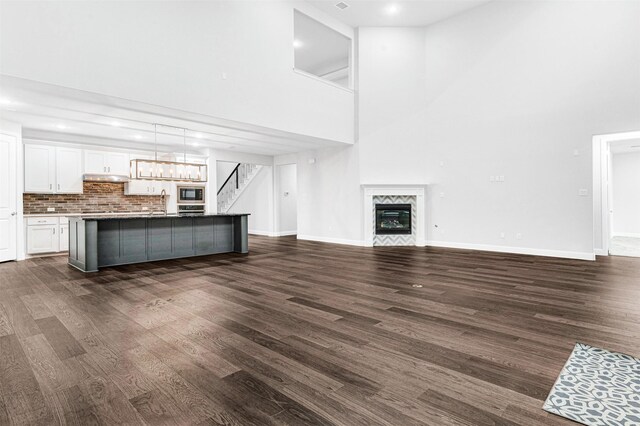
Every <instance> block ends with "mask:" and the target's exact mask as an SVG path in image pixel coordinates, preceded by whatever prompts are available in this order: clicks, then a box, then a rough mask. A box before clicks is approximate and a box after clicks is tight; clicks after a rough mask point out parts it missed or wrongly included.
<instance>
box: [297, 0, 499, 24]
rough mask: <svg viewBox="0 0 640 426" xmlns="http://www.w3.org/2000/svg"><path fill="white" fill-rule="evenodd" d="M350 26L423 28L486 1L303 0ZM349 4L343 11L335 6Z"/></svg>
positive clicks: (486, 0) (486, 1) (487, 0)
mask: <svg viewBox="0 0 640 426" xmlns="http://www.w3.org/2000/svg"><path fill="white" fill-rule="evenodd" d="M307 1H308V3H311V4H312V5H313V6H315V7H316V8H318V9H320V10H322V11H323V12H325V13H327V14H329V15H331V16H333V17H334V18H336V19H338V20H340V21H342V22H344V23H345V24H347V25H350V26H352V27H424V26H427V25H430V24H433V23H435V22H438V21H441V20H443V19H446V18H449V17H451V16H454V15H457V14H459V13H462V12H465V11H466V10H469V9H471V8H474V7H476V6H480V5H482V4H485V3H488V2H489V1H490V0H398V1H393V0H307ZM341 2H342V3H345V4H347V5H349V6H348V7H347V8H345V9H340V8H338V7H336V4H338V3H341Z"/></svg>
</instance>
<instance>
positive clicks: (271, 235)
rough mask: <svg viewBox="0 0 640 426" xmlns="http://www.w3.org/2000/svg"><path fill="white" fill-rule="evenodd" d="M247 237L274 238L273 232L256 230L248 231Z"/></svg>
mask: <svg viewBox="0 0 640 426" xmlns="http://www.w3.org/2000/svg"><path fill="white" fill-rule="evenodd" d="M249 235H260V236H263V237H275V236H276V235H275V232H272V231H259V230H257V229H249Z"/></svg>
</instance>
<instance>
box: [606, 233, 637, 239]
mask: <svg viewBox="0 0 640 426" xmlns="http://www.w3.org/2000/svg"><path fill="white" fill-rule="evenodd" d="M613 237H629V238H640V234H638V233H636V232H616V233H615V234H613V235H611V238H613Z"/></svg>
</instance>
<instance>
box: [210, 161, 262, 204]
mask: <svg viewBox="0 0 640 426" xmlns="http://www.w3.org/2000/svg"><path fill="white" fill-rule="evenodd" d="M257 167H258V166H257V165H256V164H249V163H238V164H237V165H236V167H235V168H234V169H233V171H232V172H231V173H230V174H229V176H228V177H227V179H226V180H225V181H224V183H223V184H222V186H221V187H220V189H219V190H218V194H217V195H218V212H219V213H223V212H225V209H226V206H227V205H228V204H229V203H230V202H232V200H233V197H234V195H235V194H236V191H238V189H240V187H241V186H242V185H243V184H244V183H245V181H246V180H247V179H249V177H250V176H251V174H252V173H253V172H254V170H256V168H257Z"/></svg>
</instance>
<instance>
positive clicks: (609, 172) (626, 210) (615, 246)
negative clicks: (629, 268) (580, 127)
mask: <svg viewBox="0 0 640 426" xmlns="http://www.w3.org/2000/svg"><path fill="white" fill-rule="evenodd" d="M593 154H594V155H593V160H594V191H593V195H594V198H593V201H594V231H595V232H594V248H595V253H596V254H597V255H604V256H607V255H612V256H632V257H640V132H625V133H617V134H610V135H601V136H596V137H594V142H593Z"/></svg>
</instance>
